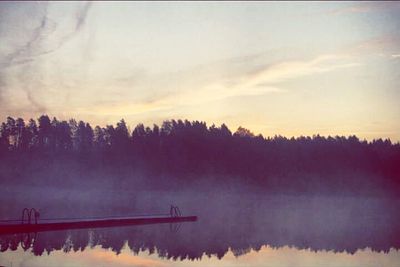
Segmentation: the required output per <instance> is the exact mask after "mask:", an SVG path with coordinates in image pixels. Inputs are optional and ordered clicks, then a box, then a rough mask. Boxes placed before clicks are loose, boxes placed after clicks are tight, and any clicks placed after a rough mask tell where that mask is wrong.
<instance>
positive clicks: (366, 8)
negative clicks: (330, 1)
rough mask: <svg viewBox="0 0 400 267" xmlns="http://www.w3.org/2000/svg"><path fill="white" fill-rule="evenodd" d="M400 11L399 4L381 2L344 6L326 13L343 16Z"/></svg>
mask: <svg viewBox="0 0 400 267" xmlns="http://www.w3.org/2000/svg"><path fill="white" fill-rule="evenodd" d="M393 9H400V3H399V2H393V1H381V2H379V1H378V2H367V1H366V2H360V3H356V4H354V5H350V6H345V7H341V8H337V9H333V10H331V11H330V12H328V13H329V14H331V15H344V14H357V13H369V12H376V11H386V10H393Z"/></svg>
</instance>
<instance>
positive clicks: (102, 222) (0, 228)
mask: <svg viewBox="0 0 400 267" xmlns="http://www.w3.org/2000/svg"><path fill="white" fill-rule="evenodd" d="M194 221H197V216H181V217H171V216H164V217H158V216H157V217H142V218H140V217H120V218H111V219H110V218H105V219H95V220H93V219H92V220H91V219H87V220H76V221H56V222H43V223H42V222H40V221H38V222H37V223H31V224H28V223H26V224H22V223H19V224H17V223H14V224H0V234H1V235H4V234H18V233H30V232H45V231H58V230H67V229H85V228H86V229H87V228H102V227H117V226H130V225H147V224H161V223H180V222H194Z"/></svg>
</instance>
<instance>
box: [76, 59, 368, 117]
mask: <svg viewBox="0 0 400 267" xmlns="http://www.w3.org/2000/svg"><path fill="white" fill-rule="evenodd" d="M263 60H267V59H265V58H264V59H263ZM224 62H225V63H228V65H224V64H221V62H217V63H210V64H209V65H208V66H207V65H206V66H202V67H197V68H194V69H188V70H186V71H181V72H179V73H168V74H165V75H163V76H162V77H158V76H152V75H150V76H148V77H147V78H148V79H149V80H147V81H141V82H139V81H138V80H136V82H135V87H137V89H138V91H140V92H149V94H148V95H147V96H146V95H144V96H142V97H139V98H138V97H137V96H135V99H132V95H134V94H132V91H129V92H127V93H126V94H127V95H126V96H125V97H124V100H121V101H117V100H113V101H112V102H108V103H107V101H106V102H105V103H102V104H101V105H94V106H93V107H91V108H89V109H87V110H86V112H89V113H91V114H92V115H93V114H104V115H112V116H118V115H119V116H121V115H123V114H124V115H127V116H129V115H139V114H144V113H150V112H164V113H165V112H167V111H172V110H174V109H179V108H181V107H185V106H186V107H187V106H189V107H191V106H196V105H207V104H208V103H211V102H215V101H221V100H225V99H228V98H234V97H243V96H258V95H265V94H276V93H285V92H287V90H285V88H283V87H282V84H283V83H284V82H285V81H289V80H292V79H299V78H302V77H306V76H311V75H319V74H321V73H327V72H333V71H335V70H339V69H345V68H352V67H356V66H359V65H360V64H359V63H356V62H353V61H352V57H350V56H346V55H342V54H326V55H320V56H316V57H315V58H312V59H308V60H283V61H281V62H275V63H269V64H266V63H264V64H260V62H259V59H257V57H241V58H240V59H237V60H233V59H230V60H226V61H224ZM233 62H237V64H238V65H237V66H232V65H231V64H232V63H233ZM224 67H225V68H226V69H225V71H224V72H221V71H219V70H220V69H224ZM210 70H212V71H211V73H210ZM218 73H219V74H218ZM164 76H166V77H168V78H165V77H164ZM147 86H152V87H156V88H158V90H156V91H155V92H156V97H155V95H154V92H153V91H152V90H150V91H149V90H146V87H147ZM162 90H164V92H163V93H162V92H160V91H162ZM122 97H123V96H122ZM129 98H131V99H129ZM79 112H84V111H83V110H80V111H79Z"/></svg>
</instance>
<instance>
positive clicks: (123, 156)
mask: <svg viewBox="0 0 400 267" xmlns="http://www.w3.org/2000/svg"><path fill="white" fill-rule="evenodd" d="M52 166H53V167H52ZM51 168H54V169H55V170H53V173H52V174H51V175H52V177H54V176H55V175H54V172H55V173H59V174H57V176H58V178H57V177H55V178H48V177H47V178H45V177H44V176H46V172H47V170H48V172H49V173H50V169H51ZM0 170H1V172H0V181H2V183H7V184H10V183H14V184H15V183H16V184H18V183H21V184H23V183H26V182H27V181H29V180H35V182H37V183H40V182H45V183H48V182H49V179H56V180H57V179H59V180H58V181H60V180H64V181H65V179H72V180H73V179H75V178H74V177H77V176H74V175H73V174H74V173H76V172H79V173H80V174H81V175H80V176H79V177H86V176H87V177H88V178H87V179H112V180H113V181H114V183H119V182H121V184H124V185H128V186H129V185H130V181H131V180H134V177H133V176H134V175H133V174H136V173H139V172H140V173H141V174H142V175H143V176H145V177H146V183H147V184H148V185H149V186H150V187H154V188H157V187H164V186H167V185H168V186H172V187H176V188H178V189H179V186H186V185H195V184H196V185H198V186H200V185H207V186H209V185H210V183H211V184H213V185H215V186H216V185H220V186H224V187H226V186H228V185H229V184H232V185H233V184H234V185H238V184H240V185H242V186H245V187H249V188H253V189H255V190H259V191H271V192H286V193H299V192H300V193H309V192H314V193H315V192H320V193H328V192H329V193H346V192H347V193H350V194H354V193H367V194H369V193H371V194H385V195H388V194H389V195H398V193H399V192H400V144H399V143H398V142H397V143H392V142H391V141H390V140H389V139H385V140H382V139H377V140H372V141H366V140H360V139H359V138H357V137H356V136H348V137H345V136H334V137H331V136H328V137H324V136H320V135H314V136H312V137H309V136H300V137H296V138H294V137H292V138H287V137H283V136H274V137H263V136H262V135H255V134H253V133H252V132H251V131H250V130H248V129H245V128H243V127H239V128H238V129H237V130H236V131H235V132H232V131H231V130H230V129H229V128H228V127H227V126H226V125H225V124H222V125H221V126H219V127H218V126H215V125H211V126H207V124H206V123H205V122H201V121H188V120H167V121H164V122H163V123H162V125H161V126H159V125H153V126H152V127H146V126H145V125H143V124H138V125H136V127H134V129H133V130H132V131H130V130H129V127H128V125H127V123H126V122H125V121H124V120H123V119H122V120H120V121H119V122H118V123H117V124H116V126H113V125H107V126H106V127H100V126H95V127H94V128H93V127H92V126H91V125H90V124H89V123H87V122H84V121H76V120H75V119H71V120H69V121H65V120H61V121H60V120H57V119H56V118H53V119H50V117H49V116H47V115H42V116H40V117H39V118H38V119H37V120H34V119H30V120H29V121H28V122H25V121H24V120H23V119H22V118H17V119H15V118H12V117H8V118H7V120H6V121H5V122H3V123H2V124H1V128H0ZM57 170H58V171H57ZM60 170H63V172H61V171H60ZM68 170H70V171H68ZM62 173H64V174H65V173H69V175H66V174H65V175H64V174H62ZM90 173H92V174H93V175H92V176H105V177H102V178H93V177H91V178H89V176H91V175H89V174H90ZM98 174H104V175H98ZM63 175H64V176H63ZM111 177H112V178H111ZM76 179H81V178H76Z"/></svg>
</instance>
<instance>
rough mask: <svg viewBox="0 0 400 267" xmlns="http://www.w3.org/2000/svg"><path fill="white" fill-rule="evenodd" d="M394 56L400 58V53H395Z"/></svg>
mask: <svg viewBox="0 0 400 267" xmlns="http://www.w3.org/2000/svg"><path fill="white" fill-rule="evenodd" d="M392 58H400V54H394V55H392Z"/></svg>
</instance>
